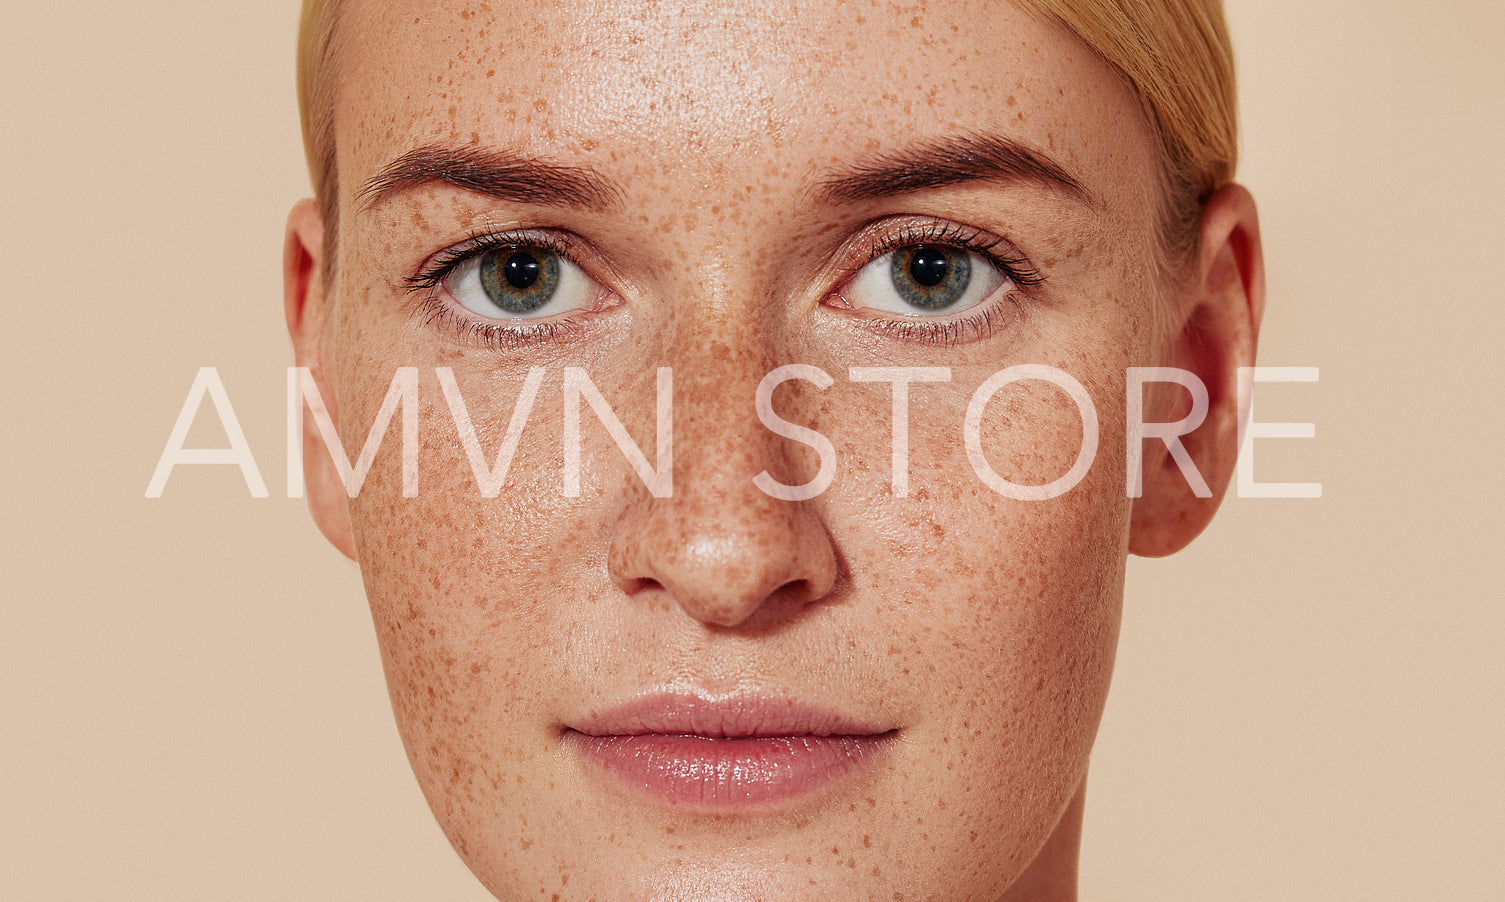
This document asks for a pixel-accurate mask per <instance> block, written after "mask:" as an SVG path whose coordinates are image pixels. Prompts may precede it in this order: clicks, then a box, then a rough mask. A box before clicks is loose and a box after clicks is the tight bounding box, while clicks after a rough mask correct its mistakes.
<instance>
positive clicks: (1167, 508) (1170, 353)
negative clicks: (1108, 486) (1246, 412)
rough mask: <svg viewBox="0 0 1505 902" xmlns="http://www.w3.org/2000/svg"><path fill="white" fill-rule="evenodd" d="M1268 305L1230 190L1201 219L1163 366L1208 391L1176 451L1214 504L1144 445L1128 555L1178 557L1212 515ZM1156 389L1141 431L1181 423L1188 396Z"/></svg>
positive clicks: (1252, 212)
mask: <svg viewBox="0 0 1505 902" xmlns="http://www.w3.org/2000/svg"><path fill="white" fill-rule="evenodd" d="M1264 303H1265V285H1264V260H1263V254H1262V251H1261V248H1260V237H1259V214H1258V212H1257V210H1256V209H1255V206H1254V198H1253V197H1251V196H1250V194H1249V192H1248V191H1247V190H1246V189H1245V188H1243V187H1242V186H1240V185H1228V186H1225V187H1223V188H1220V189H1219V190H1218V191H1216V192H1214V193H1213V195H1212V197H1210V198H1209V199H1208V201H1207V204H1206V206H1205V207H1204V209H1203V215H1202V227H1201V235H1200V243H1199V245H1198V251H1197V255H1196V259H1195V263H1194V264H1193V265H1192V267H1191V269H1190V270H1189V272H1188V274H1187V277H1186V279H1185V280H1184V282H1183V283H1182V287H1181V290H1180V294H1179V296H1178V297H1177V298H1176V303H1175V308H1174V309H1175V310H1176V315H1177V322H1176V324H1175V328H1174V330H1173V331H1172V337H1171V338H1170V341H1169V342H1168V344H1167V345H1166V347H1165V349H1164V351H1163V354H1162V360H1161V362H1160V363H1159V365H1161V366H1168V367H1177V368H1179V369H1183V370H1187V371H1189V372H1191V373H1193V374H1195V375H1196V376H1197V378H1198V379H1200V380H1201V381H1202V384H1203V385H1204V386H1206V388H1207V398H1208V409H1207V417H1206V419H1205V420H1204V421H1203V422H1202V424H1201V426H1199V427H1198V428H1197V429H1195V430H1193V431H1192V432H1190V433H1189V434H1187V435H1185V436H1182V437H1181V442H1182V444H1183V445H1184V446H1185V448H1186V451H1187V453H1188V455H1189V456H1190V458H1191V461H1192V462H1193V463H1194V464H1195V466H1196V468H1197V470H1198V472H1199V473H1200V474H1201V475H1202V478H1203V479H1204V480H1205V482H1206V485H1207V488H1208V489H1210V490H1211V494H1210V496H1208V497H1198V494H1197V492H1196V491H1194V490H1193V487H1192V485H1191V484H1190V482H1189V481H1188V480H1187V478H1186V477H1185V475H1183V473H1182V471H1181V467H1180V465H1179V464H1178V463H1177V462H1176V460H1175V458H1174V457H1173V456H1172V454H1171V453H1170V449H1169V448H1168V447H1167V445H1166V444H1165V442H1163V441H1159V440H1154V441H1146V442H1145V443H1144V462H1143V466H1144V489H1143V494H1142V495H1141V496H1140V497H1139V498H1136V499H1135V500H1134V509H1133V515H1132V521H1131V525H1130V533H1129V550H1130V551H1131V552H1133V553H1134V554H1138V555H1143V556H1145V557H1159V556H1163V555H1167V554H1171V553H1173V552H1176V551H1179V550H1180V549H1182V548H1184V547H1185V546H1186V545H1187V544H1188V543H1190V542H1191V540H1192V539H1194V538H1196V537H1197V535H1198V534H1200V533H1201V532H1202V530H1203V529H1204V528H1206V526H1207V524H1208V523H1209V522H1211V520H1212V516H1213V514H1214V513H1216V512H1217V509H1218V505H1219V503H1221V501H1222V499H1223V495H1224V493H1225V492H1226V491H1227V488H1228V483H1229V482H1230V481H1231V480H1232V478H1233V472H1234V467H1235V465H1236V464H1237V462H1238V433H1239V417H1240V415H1241V411H1240V410H1239V403H1238V368H1239V367H1244V366H1253V365H1254V354H1255V347H1256V344H1257V341H1258V338H1259V324H1260V318H1261V317H1262V316H1263V314H1264ZM1154 388H1155V389H1156V391H1155V392H1154V393H1153V399H1152V400H1150V401H1147V403H1146V405H1145V407H1146V414H1145V420H1146V421H1147V422H1174V421H1177V420H1180V419H1181V418H1182V417H1184V416H1185V415H1186V413H1187V410H1188V409H1189V408H1190V406H1191V401H1190V397H1189V395H1190V393H1189V392H1187V391H1186V390H1185V389H1183V388H1182V387H1180V386H1178V385H1175V384H1174V383H1156V384H1155V385H1154Z"/></svg>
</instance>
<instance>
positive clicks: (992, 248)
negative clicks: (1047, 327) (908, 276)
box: [835, 222, 1045, 347]
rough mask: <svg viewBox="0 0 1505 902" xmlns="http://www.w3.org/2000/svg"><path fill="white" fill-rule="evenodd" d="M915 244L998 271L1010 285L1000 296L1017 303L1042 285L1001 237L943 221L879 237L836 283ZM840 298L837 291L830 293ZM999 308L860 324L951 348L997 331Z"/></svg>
mask: <svg viewBox="0 0 1505 902" xmlns="http://www.w3.org/2000/svg"><path fill="white" fill-rule="evenodd" d="M917 244H938V245H944V246H946V247H953V248H956V249H958V250H964V251H970V252H972V253H974V254H977V255H978V256H979V257H982V258H983V259H984V260H987V261H988V262H989V263H991V264H993V265H994V266H996V267H998V270H999V271H1000V272H1001V273H1003V276H1004V278H1005V279H1008V280H1009V282H1011V283H1013V286H1014V288H1013V290H1010V291H1009V292H1008V293H1007V294H1006V295H1005V297H1004V299H1005V300H1007V301H1009V302H1010V303H1012V304H1014V305H1015V306H1016V307H1017V306H1018V305H1019V297H1018V295H1019V294H1021V293H1022V294H1024V295H1025V296H1026V297H1028V295H1029V290H1030V289H1031V288H1033V287H1035V286H1036V285H1039V284H1040V283H1042V282H1044V281H1045V276H1044V275H1043V274H1042V273H1041V272H1040V271H1039V270H1038V269H1036V268H1035V267H1034V266H1033V265H1032V264H1031V263H1030V262H1029V260H1028V259H1026V258H1025V257H1024V256H1023V255H1022V254H1020V253H1019V252H1018V250H1017V249H1015V248H1014V247H1013V245H1012V244H1010V243H1009V242H1007V241H1005V240H1004V239H1002V238H999V237H996V236H991V235H989V234H988V233H986V232H981V231H978V230H976V229H972V228H969V227H966V226H959V225H956V224H955V223H948V222H928V223H921V224H915V225H909V226H905V227H904V228H902V229H900V230H899V231H897V232H894V233H890V234H888V235H885V236H883V237H882V238H880V239H879V240H878V242H877V243H876V244H875V245H873V247H872V248H871V249H869V250H868V252H867V254H866V259H864V260H862V262H860V263H859V264H857V265H856V266H853V267H851V268H849V269H848V271H847V272H846V274H845V275H844V276H843V277H842V279H841V282H840V284H841V285H842V286H845V285H846V284H847V283H848V282H849V281H851V279H853V278H854V277H855V276H856V275H857V273H858V272H860V271H861V270H862V268H863V267H865V266H867V265H868V264H870V263H872V262H873V261H875V260H878V259H880V258H881V257H883V256H884V255H885V254H888V253H890V252H892V251H896V250H898V249H899V248H902V247H913V246H914V245H917ZM835 293H836V294H837V295H838V296H840V289H838V290H837V291H836V292H835ZM1001 315H1002V310H1001V308H1000V305H999V304H998V303H997V302H992V303H990V302H988V301H984V302H983V303H981V304H979V305H978V310H977V312H975V313H971V314H969V315H967V316H964V317H962V318H960V319H954V320H936V319H913V320H894V319H884V318H881V317H873V318H869V319H864V320H860V322H862V323H863V325H864V326H865V327H866V328H869V329H873V330H875V331H877V332H881V333H883V334H884V335H888V336H891V337H893V338H897V339H900V340H902V341H922V342H927V343H930V344H937V345H944V346H948V347H949V346H951V345H955V344H958V343H960V342H963V341H968V340H970V339H973V338H978V337H983V338H986V337H991V336H992V334H993V331H994V329H995V328H997V327H999V326H1000V325H1001V323H1000V322H999V320H1000V318H1001Z"/></svg>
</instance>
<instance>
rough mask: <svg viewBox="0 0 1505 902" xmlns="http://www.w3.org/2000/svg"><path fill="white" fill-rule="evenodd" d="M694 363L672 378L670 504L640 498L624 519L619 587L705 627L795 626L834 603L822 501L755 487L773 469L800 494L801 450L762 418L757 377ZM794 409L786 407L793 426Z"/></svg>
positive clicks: (616, 574) (832, 557) (615, 547)
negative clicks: (827, 601) (661, 601)
mask: <svg viewBox="0 0 1505 902" xmlns="http://www.w3.org/2000/svg"><path fill="white" fill-rule="evenodd" d="M687 362H688V361H687V359H686V358H685V357H680V358H679V360H678V363H679V365H678V366H677V367H676V369H675V373H674V382H675V385H674V389H675V400H676V404H675V406H676V408H677V409H676V411H675V427H676V428H675V432H676V435H675V439H674V443H675V445H674V460H675V473H674V494H673V495H672V496H671V497H668V498H646V497H645V498H642V499H641V500H639V501H638V502H637V503H636V504H635V505H634V506H633V507H632V508H631V509H629V510H628V511H626V512H624V514H623V516H622V519H621V521H620V523H619V524H618V527H617V529H616V530H615V532H614V533H613V536H612V543H611V549H610V554H609V565H608V566H609V568H610V571H611V576H612V580H613V582H614V583H615V584H616V585H617V587H618V588H620V589H621V590H622V591H624V592H626V593H627V594H628V595H630V596H635V595H639V594H643V593H662V594H663V595H665V596H667V598H668V599H669V600H670V601H671V602H672V603H673V604H674V605H676V606H677V607H678V608H679V609H680V610H681V611H683V612H684V613H685V614H687V615H689V616H690V617H692V618H694V619H695V620H697V621H700V622H701V623H703V624H706V625H707V626H714V627H719V628H724V629H730V628H738V627H740V628H744V629H746V628H752V627H759V628H762V627H767V626H770V625H772V624H775V623H778V622H782V621H785V620H788V619H791V618H792V617H794V616H795V615H797V614H798V613H799V612H801V611H802V610H804V609H805V608H806V606H808V605H810V604H811V603H812V602H817V601H819V600H821V599H823V598H826V597H827V596H828V595H829V594H830V593H831V591H832V588H833V587H834V586H835V584H836V579H837V567H838V564H837V555H836V549H835V547H834V544H833V542H832V538H831V536H830V533H829V532H828V530H827V527H826V524H825V522H824V520H823V518H822V516H821V514H820V512H819V505H820V501H819V499H818V498H817V499H813V500H809V501H786V500H781V499H777V498H774V497H772V496H770V495H768V494H766V493H765V492H764V491H763V490H762V489H760V488H759V487H758V486H757V485H755V484H754V481H753V480H754V477H756V476H757V475H758V474H759V473H760V472H763V471H764V470H767V471H768V472H769V473H770V474H772V475H774V476H775V477H777V478H778V479H779V481H780V482H782V483H784V484H788V485H798V484H801V483H804V482H806V481H808V479H809V478H810V476H811V475H812V474H813V469H814V468H813V467H809V468H806V467H803V466H802V465H801V464H802V463H804V461H802V460H801V459H800V457H799V456H798V455H799V451H800V449H802V448H804V446H802V445H797V444H795V443H792V442H790V441H789V440H787V439H784V438H780V437H779V436H776V435H774V434H773V433H771V432H769V431H768V430H767V429H766V428H765V427H764V426H763V424H762V422H761V421H760V420H759V419H758V416H757V411H756V406H755V398H756V394H755V392H756V387H757V383H758V381H759V380H760V379H761V377H762V373H761V372H756V371H753V368H748V367H732V366H728V365H727V360H726V359H725V357H722V358H721V359H720V360H719V361H715V362H714V363H713V364H712V365H711V366H708V367H694V366H686V363H687ZM734 370H745V371H746V372H742V373H740V374H738V375H734V374H733V371H734ZM697 371H698V375H697ZM781 397H782V396H781ZM797 410H798V407H794V408H790V407H788V406H787V405H780V415H781V416H784V417H786V418H788V419H791V420H792V419H795V418H797V417H798V415H799V414H798V413H797ZM791 446H793V447H791ZM806 450H808V449H806ZM805 469H810V470H811V472H810V473H806V472H804V470H805Z"/></svg>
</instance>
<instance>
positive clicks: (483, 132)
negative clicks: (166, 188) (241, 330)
mask: <svg viewBox="0 0 1505 902" xmlns="http://www.w3.org/2000/svg"><path fill="white" fill-rule="evenodd" d="M341 28H342V39H343V46H344V50H343V53H342V55H341V72H340V79H339V83H340V90H339V96H340V102H339V105H338V108H337V111H336V128H337V133H338V135H339V136H340V142H339V154H340V158H339V165H340V169H341V171H342V172H352V171H353V174H355V175H356V176H357V177H358V178H364V177H366V176H368V175H369V174H371V173H373V172H375V171H377V170H378V169H380V168H381V167H382V166H384V165H385V164H387V163H388V162H390V161H391V160H393V159H395V158H396V157H398V156H401V155H402V154H403V153H406V152H407V151H409V150H412V149H413V148H415V147H421V146H432V145H435V144H439V145H447V146H459V147H464V146H470V145H481V146H485V147H502V148H505V149H507V150H509V151H516V152H519V153H525V154H529V155H535V156H540V157H545V158H549V159H553V160H557V161H560V162H565V163H579V164H584V165H590V166H592V167H595V168H596V169H597V170H598V171H603V172H607V173H609V174H610V175H612V176H615V177H616V178H618V179H620V180H622V181H623V182H624V183H627V184H631V183H632V182H633V181H634V180H638V179H643V178H649V177H651V180H652V181H654V182H660V183H663V182H665V180H669V181H672V183H673V184H675V185H678V186H687V187H690V188H693V189H696V190H698V189H700V188H703V187H707V186H710V185H713V184H721V183H723V182H724V180H726V179H728V178H731V179H733V180H734V183H735V184H739V185H744V186H747V185H753V184H759V183H763V184H771V183H772V182H774V181H790V180H791V177H794V180H798V177H799V176H800V175H801V174H802V173H807V172H811V171H817V170H819V169H820V168H822V167H826V166H834V165H836V164H839V163H840V162H842V161H843V160H847V159H850V158H851V157H852V156H854V155H857V154H862V153H881V152H883V151H885V150H886V149H889V148H891V147H893V146H895V145H899V144H903V143H906V142H910V141H914V140H919V139H921V138H924V137H926V136H934V135H951V134H984V135H998V136H1001V137H1007V138H1009V139H1012V140H1018V141H1022V142H1024V143H1026V144H1028V145H1030V146H1032V147H1035V148H1037V149H1039V150H1041V151H1042V152H1044V153H1046V154H1048V155H1049V156H1051V157H1052V158H1053V159H1054V160H1056V161H1057V162H1059V163H1061V164H1062V165H1063V166H1064V167H1065V168H1067V170H1068V171H1070V172H1071V173H1073V174H1074V175H1077V176H1078V178H1079V179H1080V180H1081V181H1082V182H1083V183H1084V184H1086V185H1087V187H1088V188H1089V190H1090V191H1092V192H1093V193H1096V194H1099V195H1100V196H1104V197H1108V198H1109V199H1110V200H1113V199H1114V198H1112V197H1111V195H1115V194H1116V195H1124V194H1128V195H1130V196H1129V197H1128V198H1126V200H1127V202H1128V203H1130V204H1140V203H1144V202H1146V201H1147V198H1145V197H1144V194H1145V191H1146V190H1147V185H1148V182H1149V181H1150V179H1149V177H1148V174H1146V176H1145V177H1144V178H1143V179H1138V180H1129V181H1127V182H1126V181H1125V180H1124V179H1123V178H1122V173H1123V168H1124V166H1125V165H1128V166H1131V167H1133V168H1134V169H1136V170H1139V171H1145V172H1146V173H1147V171H1148V170H1147V165H1146V164H1147V161H1149V160H1151V159H1153V149H1152V145H1151V143H1150V140H1149V136H1148V129H1147V127H1146V125H1145V123H1144V122H1143V120H1142V115H1141V114H1140V113H1139V111H1138V107H1137V105H1136V104H1135V103H1134V101H1133V99H1132V97H1131V95H1130V94H1129V91H1128V89H1127V88H1126V87H1125V86H1124V85H1123V84H1122V83H1121V81H1120V80H1119V79H1118V78H1116V77H1115V75H1114V74H1113V73H1112V71H1111V70H1110V69H1109V68H1108V67H1107V66H1106V65H1105V64H1104V63H1102V62H1101V61H1100V60H1099V59H1098V58H1097V57H1096V56H1095V55H1093V54H1092V53H1091V52H1090V51H1089V50H1087V49H1086V48H1085V47H1084V46H1082V45H1081V44H1080V43H1079V42H1077V41H1076V39H1075V38H1074V37H1073V36H1071V35H1070V34H1069V33H1068V32H1066V31H1065V29H1064V28H1062V27H1060V26H1059V25H1057V24H1055V23H1051V22H1048V21H1046V20H1044V19H1042V18H1040V17H1038V16H1036V15H1034V14H1031V13H1029V12H1026V11H1024V10H1022V9H1020V8H1019V7H1016V6H1014V5H1013V4H1010V3H1006V2H998V0H992V2H967V0H931V2H922V3H918V4H912V5H902V4H893V3H877V2H873V3H862V2H854V3H847V2H843V3H830V2H828V0H793V2H789V0H785V2H779V3H768V2H756V0H741V2H736V0H734V2H716V0H664V2H643V0H592V2H588V3H582V2H578V0H576V2H570V0H532V2H525V3H524V2H509V0H498V2H449V0H440V2H434V0H425V2H421V3H420V2H405V0H393V2H386V3H382V2H360V0H355V2H352V3H350V5H349V8H348V9H347V10H346V16H345V19H344V21H343V22H342V25H341ZM345 184H346V185H347V188H346V190H347V191H348V190H351V189H350V188H349V187H348V186H350V184H351V182H350V181H348V180H347V181H345Z"/></svg>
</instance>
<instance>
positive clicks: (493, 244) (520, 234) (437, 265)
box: [403, 228, 604, 291]
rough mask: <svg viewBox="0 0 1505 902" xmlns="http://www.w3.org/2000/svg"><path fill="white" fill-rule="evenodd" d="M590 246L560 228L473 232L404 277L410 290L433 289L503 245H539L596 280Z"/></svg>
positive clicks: (435, 253) (595, 258)
mask: <svg viewBox="0 0 1505 902" xmlns="http://www.w3.org/2000/svg"><path fill="white" fill-rule="evenodd" d="M586 246H588V245H587V244H586V243H585V242H584V241H583V240H582V239H580V238H579V236H576V235H575V234H574V233H572V232H568V231H565V230H560V229H540V228H519V229H505V230H502V231H496V232H485V231H473V232H471V233H470V236H469V237H468V238H466V239H465V240H464V241H459V242H456V243H455V244H451V245H449V246H448V247H446V248H443V249H442V250H439V251H435V252H434V253H433V254H430V255H429V256H428V257H427V258H425V259H424V261H423V262H422V263H420V264H419V266H418V271H417V272H416V273H414V274H413V275H411V276H408V277H406V278H404V279H403V281H404V282H405V283H407V285H408V286H409V291H421V290H423V289H426V288H433V287H435V286H437V285H438V284H439V283H440V282H441V281H443V280H444V279H445V278H447V277H448V276H449V274H450V273H452V272H454V271H455V270H456V269H458V268H459V267H461V266H463V265H465V264H466V263H467V262H469V261H471V260H473V259H475V258H476V257H477V256H479V255H480V254H482V253H484V252H486V251H488V250H493V249H496V248H504V247H537V248H543V249H545V250H548V251H551V252H553V253H556V254H558V255H559V256H561V257H563V258H565V259H566V260H568V261H569V262H571V263H573V264H575V265H576V266H578V267H580V268H581V269H582V270H583V271H584V272H585V273H586V275H587V277H589V278H591V279H592V280H593V281H599V280H598V279H596V278H595V276H594V275H592V274H591V268H592V267H591V266H590V265H587V264H586V262H585V261H584V260H582V257H583V256H586V255H585V254H582V252H581V248H582V247H586ZM589 256H591V258H592V259H591V264H593V265H594V264H597V263H601V262H602V261H599V260H598V255H594V254H593V255H589ZM602 265H604V263H603V264H602Z"/></svg>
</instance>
